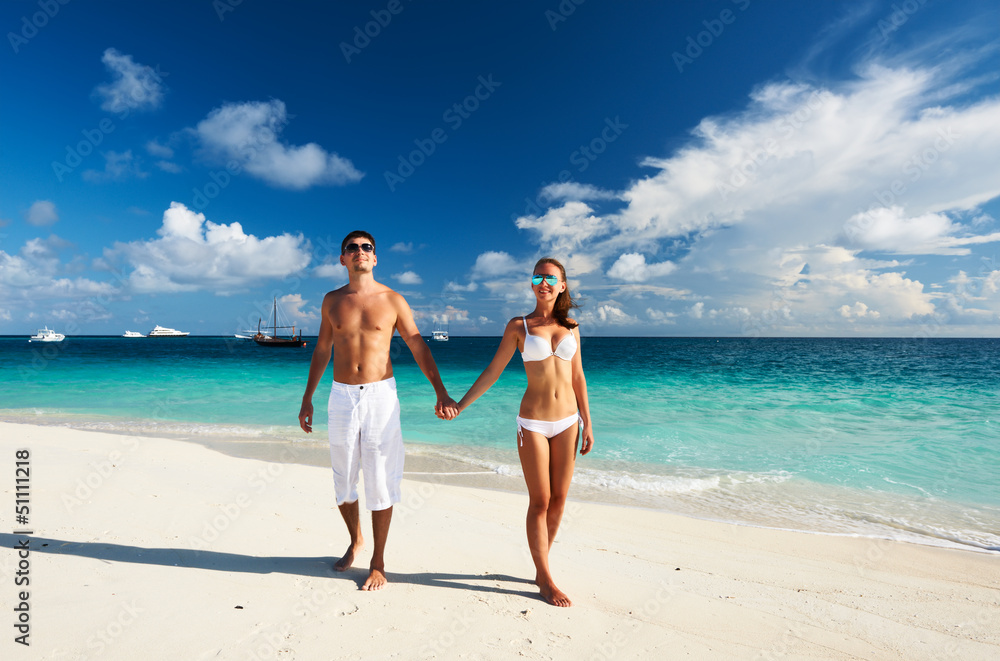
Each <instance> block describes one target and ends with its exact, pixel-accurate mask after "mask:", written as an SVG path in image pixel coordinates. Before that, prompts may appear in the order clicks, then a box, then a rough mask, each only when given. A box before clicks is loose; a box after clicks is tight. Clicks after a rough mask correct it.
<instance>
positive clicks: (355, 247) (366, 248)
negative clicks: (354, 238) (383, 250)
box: [344, 243, 375, 252]
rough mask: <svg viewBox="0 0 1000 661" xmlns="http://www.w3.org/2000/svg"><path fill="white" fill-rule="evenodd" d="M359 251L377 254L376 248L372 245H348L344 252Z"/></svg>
mask: <svg viewBox="0 0 1000 661" xmlns="http://www.w3.org/2000/svg"><path fill="white" fill-rule="evenodd" d="M358 250H364V251H365V252H375V246H373V245H372V244H370V243H348V244H347V245H346V246H344V252H357V251H358Z"/></svg>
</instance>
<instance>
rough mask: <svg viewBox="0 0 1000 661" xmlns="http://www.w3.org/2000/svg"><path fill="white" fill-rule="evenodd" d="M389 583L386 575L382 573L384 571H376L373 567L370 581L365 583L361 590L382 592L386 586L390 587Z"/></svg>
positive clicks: (369, 577) (369, 576)
mask: <svg viewBox="0 0 1000 661" xmlns="http://www.w3.org/2000/svg"><path fill="white" fill-rule="evenodd" d="M388 583H389V581H388V579H386V577H385V574H384V573H382V570H381V569H375V568H374V567H373V568H372V570H371V573H370V574H368V580H367V581H365V584H364V585H362V586H361V589H362V590H381V589H382V588H384V587H385V586H386V585H388Z"/></svg>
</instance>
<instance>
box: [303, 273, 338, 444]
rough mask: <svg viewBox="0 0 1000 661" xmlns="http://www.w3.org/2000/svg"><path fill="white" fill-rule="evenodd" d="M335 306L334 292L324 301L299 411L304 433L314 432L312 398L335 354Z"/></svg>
mask: <svg viewBox="0 0 1000 661" xmlns="http://www.w3.org/2000/svg"><path fill="white" fill-rule="evenodd" d="M332 304H333V292H330V293H329V294H327V295H326V297H325V298H324V299H323V311H322V313H321V320H320V324H319V338H317V340H316V347H315V348H314V349H313V355H312V360H311V361H310V362H309V379H308V380H307V381H306V392H305V394H304V395H302V407H301V408H300V409H299V427H302V430H303V431H304V432H306V433H307V434H308V433H311V432H312V423H313V405H312V397H313V393H314V392H316V386H318V385H319V382H320V380H321V379H322V378H323V372H325V371H326V366H327V365H329V364H330V354H331V353H332V352H333V322H332V321H331V320H330V308H331V306H332Z"/></svg>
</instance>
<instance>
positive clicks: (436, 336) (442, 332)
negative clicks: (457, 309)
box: [431, 317, 448, 342]
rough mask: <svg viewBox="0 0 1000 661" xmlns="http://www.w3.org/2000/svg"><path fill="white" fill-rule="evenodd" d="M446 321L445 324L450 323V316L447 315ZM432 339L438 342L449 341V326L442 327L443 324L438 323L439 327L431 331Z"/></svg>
mask: <svg viewBox="0 0 1000 661" xmlns="http://www.w3.org/2000/svg"><path fill="white" fill-rule="evenodd" d="M444 321H445V324H447V323H448V318H447V317H445V320H444ZM431 339H432V340H437V341H438V342H447V341H448V326H447V325H445V326H444V327H442V326H441V324H438V325H437V328H435V329H434V330H432V331H431Z"/></svg>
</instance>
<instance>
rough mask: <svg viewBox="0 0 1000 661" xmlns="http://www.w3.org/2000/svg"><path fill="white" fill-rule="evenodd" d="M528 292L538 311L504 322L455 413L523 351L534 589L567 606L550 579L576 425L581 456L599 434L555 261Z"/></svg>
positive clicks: (521, 448)
mask: <svg viewBox="0 0 1000 661" xmlns="http://www.w3.org/2000/svg"><path fill="white" fill-rule="evenodd" d="M531 289H532V291H533V292H534V294H535V310H534V312H532V313H531V314H529V315H527V316H524V317H515V318H513V319H511V320H510V321H509V322H507V327H506V328H505V329H504V333H503V339H501V340H500V347H499V348H498V349H497V352H496V355H495V356H494V357H493V361H492V362H490V364H489V366H488V367H487V368H486V370H485V371H483V373H482V374H481V375H480V376H479V378H478V379H476V382H475V383H474V384H472V387H471V388H469V392H467V393H466V394H465V397H463V398H462V401H461V402H459V403H458V410H459V412H461V411H464V410H465V409H466V408H468V406H469V405H470V404H472V402H474V401H476V400H477V399H478V398H479V397H480V396H481V395H482V394H483V393H485V392H486V391H487V390H489V388H490V386H492V385H493V384H494V383H496V381H497V379H498V378H499V377H500V373H501V372H503V370H504V368H505V367H506V366H507V363H508V362H510V359H511V356H513V355H514V351H518V350H519V351H520V352H521V357H522V358H523V360H524V371H525V372H526V373H527V375H528V389H527V390H526V391H525V393H524V397H523V398H522V399H521V409H520V412H519V415H518V416H517V453H518V455H519V456H520V458H521V468H522V470H523V471H524V481H525V482H526V483H527V485H528V498H529V501H528V517H527V530H528V547H529V548H530V549H531V558H532V560H534V562H535V572H536V573H535V584H536V585H538V587H539V590H540V591H541V594H542V597H543V598H544V599H545V600H546V601H547V602H549V603H550V604H552V605H554V606H570V605H572V603H571V602H570V600H569V597H567V596H566V595H565V594H564V593H563V592H562V590H560V589H559V588H557V587H556V585H555V582H554V581H553V580H552V573H551V572H550V571H549V550H550V549H551V548H552V541H553V540H554V539H555V537H556V531H558V530H559V522H560V520H561V519H562V514H563V508H564V507H565V505H566V494H567V493H568V492H569V483H570V480H571V479H572V477H573V465H574V462H575V460H576V450H577V445H576V441H577V434H578V432H579V424H581V423H582V424H583V448H582V449H581V450H580V453H581V454H587V453H588V452H590V450H591V449H592V448H593V446H594V435H593V431H592V428H591V424H590V407H589V405H588V403H587V381H586V379H585V378H584V376H583V362H582V361H581V359H580V330H579V327H578V324H577V323H576V322H575V321H573V320H572V319H570V318H569V311H570V309H571V308H574V307H577V304H576V303H575V302H574V301H573V299H572V298H571V296H570V292H569V286H568V285H567V284H566V269H564V268H563V266H562V264H560V263H559V262H558V261H556V260H555V259H552V258H549V257H546V258H543V259H540V260H539V261H538V263H537V264H535V269H534V274H533V276H532V279H531Z"/></svg>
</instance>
